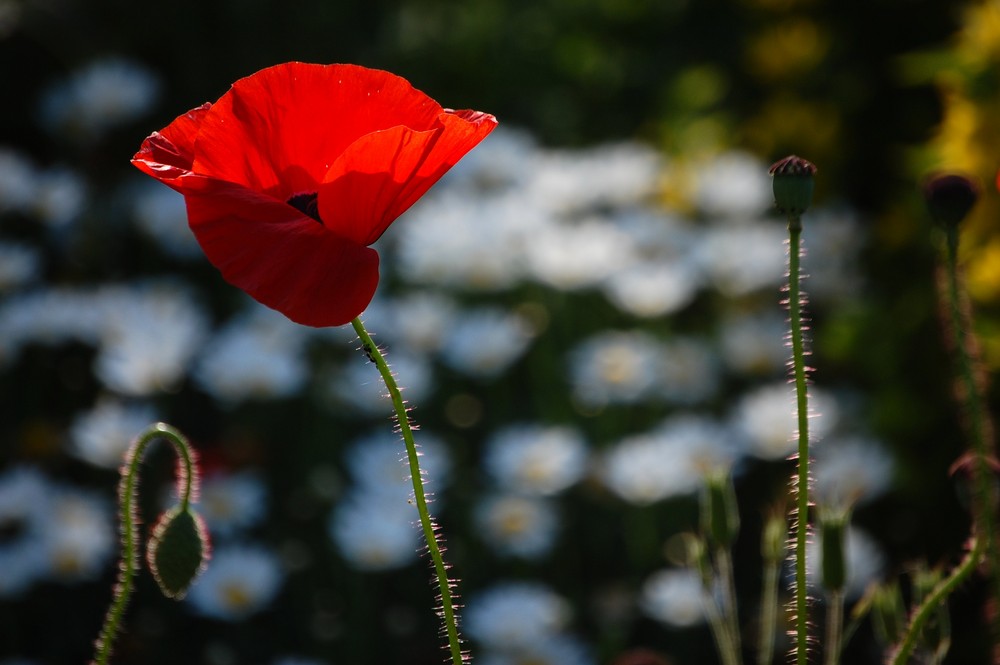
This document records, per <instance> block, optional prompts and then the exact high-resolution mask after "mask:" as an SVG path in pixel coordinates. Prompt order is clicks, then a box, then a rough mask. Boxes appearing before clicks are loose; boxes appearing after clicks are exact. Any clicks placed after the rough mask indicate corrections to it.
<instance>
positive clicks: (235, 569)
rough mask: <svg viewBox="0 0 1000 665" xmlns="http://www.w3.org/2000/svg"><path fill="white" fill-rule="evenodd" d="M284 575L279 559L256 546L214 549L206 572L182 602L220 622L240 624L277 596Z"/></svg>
mask: <svg viewBox="0 0 1000 665" xmlns="http://www.w3.org/2000/svg"><path fill="white" fill-rule="evenodd" d="M283 582H284V571H283V570H282V567H281V563H280V561H279V559H278V557H277V556H276V555H275V554H274V553H273V552H271V551H270V550H267V549H265V548H263V547H260V546H258V545H223V546H220V547H217V548H215V550H214V551H213V553H212V561H211V563H210V564H209V566H208V568H206V569H205V572H204V573H202V574H201V576H199V577H198V579H196V580H195V581H194V584H192V585H191V589H190V591H189V592H188V595H187V596H186V598H185V602H187V603H188V605H189V606H190V607H191V609H192V610H194V611H195V612H197V613H198V614H202V615H204V616H207V617H211V618H213V619H219V620H221V621H242V620H244V619H246V618H248V617H250V616H251V615H253V614H256V613H258V612H260V611H262V610H264V609H265V608H266V607H267V606H268V605H270V603H271V602H272V601H273V600H274V599H275V597H276V596H277V595H278V592H279V591H280V590H281V585H282V583H283Z"/></svg>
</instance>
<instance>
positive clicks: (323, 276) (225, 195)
mask: <svg viewBox="0 0 1000 665" xmlns="http://www.w3.org/2000/svg"><path fill="white" fill-rule="evenodd" d="M203 184H204V183H203ZM187 206H188V221H189V223H190V225H191V229H192V230H193V231H194V234H195V237H196V238H197V239H198V242H199V243H200V244H201V247H202V249H203V250H204V251H205V254H206V256H207V257H208V259H209V260H210V261H211V262H212V264H213V265H215V267H216V268H218V269H219V271H220V272H221V273H222V276H223V277H224V278H225V279H226V281H228V282H229V283H230V284H233V285H234V286H237V287H239V288H240V289H243V290H244V291H246V292H247V293H248V294H250V295H251V296H252V297H253V298H255V299H256V300H258V301H259V302H261V303H262V304H264V305H267V306H268V307H271V308H273V309H276V310H278V311H279V312H282V313H283V314H284V315H285V316H287V317H288V318H289V319H291V320H292V321H295V322H297V323H301V324H303V325H307V326H317V327H319V326H337V325H342V324H345V323H348V322H350V321H351V320H352V319H353V318H355V317H356V316H358V315H360V314H361V312H363V311H364V309H365V308H366V307H367V306H368V303H369V302H370V301H371V299H372V296H373V295H374V293H375V287H376V285H377V284H378V254H377V253H376V252H375V251H374V250H372V249H370V248H368V247H365V246H363V245H359V244H357V243H355V242H352V241H350V240H348V239H346V238H343V237H341V236H338V235H336V234H334V233H331V232H330V231H329V230H327V229H326V228H325V227H324V226H323V225H322V224H320V223H318V222H317V221H316V220H314V219H312V218H310V217H306V216H305V215H302V214H301V213H299V212H298V211H297V210H295V209H294V208H292V207H291V206H289V205H286V204H284V203H282V202H279V201H275V200H273V199H271V198H269V197H267V196H266V195H261V194H259V193H257V192H253V191H251V190H248V189H246V188H245V187H242V186H238V185H233V184H231V183H224V182H219V181H214V182H212V183H211V184H209V185H207V186H204V188H203V191H202V193H200V194H189V195H188V196H187Z"/></svg>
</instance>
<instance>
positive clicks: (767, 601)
mask: <svg viewBox="0 0 1000 665" xmlns="http://www.w3.org/2000/svg"><path fill="white" fill-rule="evenodd" d="M780 576H781V561H780V560H777V559H776V560H774V561H765V562H764V583H763V588H762V589H761V608H760V636H759V638H758V641H757V665H770V664H771V661H773V660H774V632H775V627H776V626H777V625H778V579H779V578H780Z"/></svg>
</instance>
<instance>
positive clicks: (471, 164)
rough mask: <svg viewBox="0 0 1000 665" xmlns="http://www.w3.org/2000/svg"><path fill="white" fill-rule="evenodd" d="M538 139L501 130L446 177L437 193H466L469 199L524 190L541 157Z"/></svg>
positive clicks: (438, 186)
mask: <svg viewBox="0 0 1000 665" xmlns="http://www.w3.org/2000/svg"><path fill="white" fill-rule="evenodd" d="M538 150H539V148H538V146H537V145H536V143H535V139H534V138H533V137H532V136H531V135H530V134H529V133H528V132H525V131H520V130H515V129H509V128H507V127H504V126H500V127H497V128H496V129H495V130H493V131H492V132H490V135H489V136H487V137H486V138H485V139H483V142H482V143H480V144H479V145H478V146H476V149H475V150H473V151H472V152H470V153H469V154H468V155H466V156H465V157H463V158H462V161H460V162H459V163H458V164H456V165H455V166H453V167H452V168H451V169H450V170H449V171H448V173H446V174H445V175H444V178H442V179H441V182H440V183H438V185H437V186H436V187H435V190H437V191H440V190H442V189H459V188H460V189H463V190H466V195H469V196H478V195H480V194H481V193H484V192H485V193H490V192H496V191H497V190H507V189H512V188H523V187H525V186H526V185H527V184H528V182H529V181H530V180H531V177H532V171H533V170H532V168H530V165H531V164H532V163H533V162H534V160H535V159H536V157H537V151H538Z"/></svg>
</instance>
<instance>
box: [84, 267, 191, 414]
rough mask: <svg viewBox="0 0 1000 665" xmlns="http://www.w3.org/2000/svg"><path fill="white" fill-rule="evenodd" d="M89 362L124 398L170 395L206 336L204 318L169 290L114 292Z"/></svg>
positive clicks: (158, 287)
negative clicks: (98, 343) (97, 346)
mask: <svg viewBox="0 0 1000 665" xmlns="http://www.w3.org/2000/svg"><path fill="white" fill-rule="evenodd" d="M104 313H105V317H106V325H105V329H104V335H103V340H102V345H101V351H100V353H99V354H98V356H97V358H96V359H95V361H94V365H95V366H94V370H95V373H96V374H97V376H98V378H99V379H100V380H101V381H102V382H103V383H104V385H106V386H107V387H108V388H110V389H111V390H114V391H116V392H118V393H121V394H123V395H150V394H152V393H155V392H158V391H164V390H173V389H174V388H176V387H177V385H178V384H179V382H180V381H181V379H182V378H183V377H184V375H185V374H186V372H187V369H188V365H189V364H190V362H191V361H192V359H193V358H194V355H195V353H196V352H197V351H198V350H199V348H200V347H201V344H202V342H203V341H204V338H205V336H206V334H207V332H208V316H207V315H206V313H205V312H204V310H202V309H201V308H200V307H199V306H198V305H197V304H195V302H194V301H193V300H192V299H191V296H190V295H189V294H188V292H187V291H186V290H184V289H182V288H179V287H173V286H169V285H166V284H164V285H151V286H146V287H135V288H131V289H125V290H118V289H114V290H111V291H109V292H108V293H107V297H106V298H105V302H104Z"/></svg>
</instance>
